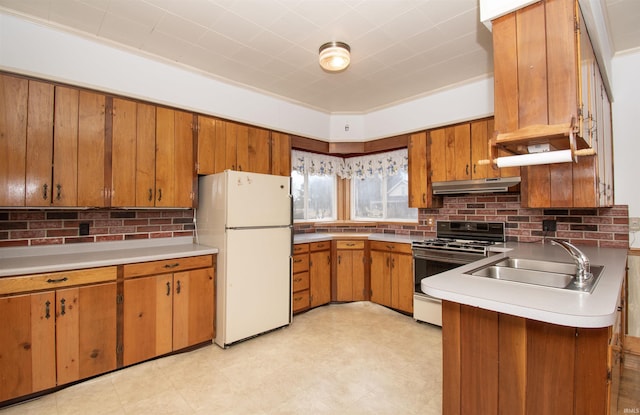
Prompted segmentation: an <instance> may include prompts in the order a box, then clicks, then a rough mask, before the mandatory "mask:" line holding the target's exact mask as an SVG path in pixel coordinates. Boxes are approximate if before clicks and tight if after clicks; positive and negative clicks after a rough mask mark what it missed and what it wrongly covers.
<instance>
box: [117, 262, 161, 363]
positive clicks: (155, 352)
mask: <svg viewBox="0 0 640 415" xmlns="http://www.w3.org/2000/svg"><path fill="white" fill-rule="evenodd" d="M172 293H173V279H172V276H171V274H165V275H160V276H157V275H153V276H149V277H143V278H136V279H127V280H125V281H124V312H123V314H124V317H123V320H124V323H123V324H124V331H123V364H124V365H125V366H128V365H131V364H134V363H138V362H141V361H144V360H148V359H151V358H153V357H156V356H160V355H163V354H166V353H169V352H171V351H172V350H173V340H172V336H173V333H172V324H173V294H172Z"/></svg>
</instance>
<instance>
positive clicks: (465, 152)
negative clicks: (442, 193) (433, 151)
mask: <svg viewBox="0 0 640 415" xmlns="http://www.w3.org/2000/svg"><path fill="white" fill-rule="evenodd" d="M451 130H453V131H451ZM452 134H453V136H452ZM452 159H453V160H454V163H455V164H454V166H455V167H454V170H453V176H450V178H449V179H450V180H469V179H471V125H470V124H468V123H465V124H460V125H456V126H454V127H451V128H447V160H452Z"/></svg>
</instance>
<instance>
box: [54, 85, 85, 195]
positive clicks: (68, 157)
mask: <svg viewBox="0 0 640 415" xmlns="http://www.w3.org/2000/svg"><path fill="white" fill-rule="evenodd" d="M79 96H80V92H79V91H78V90H77V89H73V88H67V87H63V86H56V87H55V108H54V111H55V112H54V128H53V189H51V190H52V196H53V201H52V204H53V205H54V206H77V204H78V111H79V108H78V106H79Z"/></svg>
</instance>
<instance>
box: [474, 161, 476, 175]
mask: <svg viewBox="0 0 640 415" xmlns="http://www.w3.org/2000/svg"><path fill="white" fill-rule="evenodd" d="M473 174H476V163H473Z"/></svg>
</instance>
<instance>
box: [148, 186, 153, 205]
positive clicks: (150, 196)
mask: <svg viewBox="0 0 640 415" xmlns="http://www.w3.org/2000/svg"><path fill="white" fill-rule="evenodd" d="M152 200H153V189H149V202H151V201H152Z"/></svg>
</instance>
